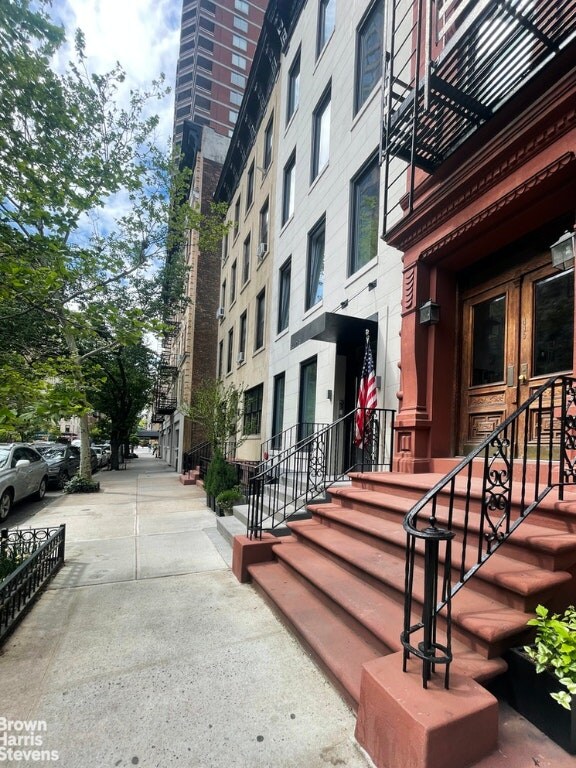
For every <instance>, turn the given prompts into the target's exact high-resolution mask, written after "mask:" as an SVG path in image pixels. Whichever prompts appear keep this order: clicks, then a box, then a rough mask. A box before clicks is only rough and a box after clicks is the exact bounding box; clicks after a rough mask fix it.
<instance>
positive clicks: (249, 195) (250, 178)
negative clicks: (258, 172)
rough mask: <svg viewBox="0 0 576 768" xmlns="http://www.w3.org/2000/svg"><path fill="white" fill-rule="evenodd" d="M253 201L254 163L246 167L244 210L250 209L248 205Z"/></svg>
mask: <svg viewBox="0 0 576 768" xmlns="http://www.w3.org/2000/svg"><path fill="white" fill-rule="evenodd" d="M253 202H254V163H252V165H251V166H250V168H249V169H248V175H247V177H246V210H247V211H248V210H249V209H250V206H251V205H252V203H253Z"/></svg>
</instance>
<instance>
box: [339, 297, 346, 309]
mask: <svg viewBox="0 0 576 768" xmlns="http://www.w3.org/2000/svg"><path fill="white" fill-rule="evenodd" d="M347 306H348V299H344V301H341V302H340V309H346V307H347Z"/></svg>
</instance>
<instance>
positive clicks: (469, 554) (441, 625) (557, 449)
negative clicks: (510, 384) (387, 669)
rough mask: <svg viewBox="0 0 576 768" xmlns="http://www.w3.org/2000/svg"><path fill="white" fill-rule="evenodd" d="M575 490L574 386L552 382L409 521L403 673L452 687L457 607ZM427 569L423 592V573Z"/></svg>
mask: <svg viewBox="0 0 576 768" xmlns="http://www.w3.org/2000/svg"><path fill="white" fill-rule="evenodd" d="M574 483H576V379H573V378H570V377H568V376H559V377H554V378H551V379H549V380H548V381H547V382H546V383H545V384H543V385H542V386H541V387H540V388H538V389H537V390H536V391H535V392H534V393H533V394H532V396H531V397H530V398H529V399H528V400H527V401H526V402H525V403H524V404H523V405H522V406H521V407H520V408H519V409H518V410H517V411H515V412H514V413H513V414H512V415H511V416H510V417H509V418H507V419H506V420H505V421H504V422H503V423H502V424H501V425H500V426H499V427H498V428H497V429H496V430H494V432H493V433H492V434H491V435H490V436H489V437H487V438H486V439H485V440H484V442H482V443H481V444H480V445H479V446H478V447H477V448H476V449H475V450H473V451H472V452H471V453H470V454H469V455H468V456H467V457H466V458H465V459H463V460H462V461H461V462H460V463H459V464H458V465H457V466H456V467H455V468H454V469H453V470H452V471H451V472H449V473H448V474H447V475H446V476H445V477H444V478H443V479H442V480H440V481H439V482H438V483H437V484H436V485H435V486H434V488H432V489H431V490H430V491H429V492H428V493H427V494H426V495H425V496H424V497H423V498H422V499H421V500H420V501H419V502H418V503H417V504H415V505H414V507H413V508H412V509H411V511H410V512H409V513H408V515H407V516H406V518H405V520H404V529H405V530H406V532H407V546H406V575H405V606H404V628H403V632H402V645H403V647H404V669H406V664H407V660H408V658H409V657H410V656H411V655H412V656H415V657H417V658H419V659H421V660H422V680H423V685H424V687H426V685H427V682H428V680H429V679H430V676H431V674H432V672H433V671H434V668H435V666H436V665H440V666H441V667H443V669H444V670H445V676H444V685H445V687H446V688H447V687H448V684H449V670H450V663H451V661H452V648H451V625H452V621H451V601H452V598H453V597H454V595H455V594H456V593H457V592H458V590H459V589H461V588H462V587H463V586H464V584H465V583H466V582H467V581H468V580H469V579H470V578H471V577H472V576H473V575H474V574H475V573H476V572H477V571H478V569H479V568H480V567H481V566H482V565H483V563H485V562H486V560H487V559H488V558H489V557H490V556H491V555H492V554H493V553H494V552H495V551H496V550H497V549H498V547H499V546H500V545H501V544H503V543H504V542H505V541H506V540H507V539H508V538H509V536H510V535H511V534H512V533H513V532H514V531H515V530H516V528H517V527H518V526H519V525H520V524H521V523H522V521H523V520H525V519H526V517H527V516H528V515H529V514H530V512H532V511H533V510H534V509H535V508H536V507H537V506H538V505H539V504H540V502H541V501H542V500H543V499H544V498H545V496H547V495H548V493H550V491H551V490H552V489H553V488H554V487H558V495H559V498H560V499H562V498H563V487H564V485H565V484H574ZM420 566H423V569H424V592H423V596H417V595H416V590H415V586H414V584H415V573H416V571H417V569H418V568H419V567H420Z"/></svg>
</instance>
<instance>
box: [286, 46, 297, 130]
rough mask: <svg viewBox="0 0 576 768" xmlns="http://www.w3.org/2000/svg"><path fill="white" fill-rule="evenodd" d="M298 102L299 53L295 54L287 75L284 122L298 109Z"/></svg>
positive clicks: (288, 120)
mask: <svg viewBox="0 0 576 768" xmlns="http://www.w3.org/2000/svg"><path fill="white" fill-rule="evenodd" d="M299 101H300V51H298V53H297V54H296V57H295V58H294V61H293V62H292V66H291V67H290V71H289V73H288V103H287V104H286V122H287V123H288V122H290V120H291V119H292V115H293V114H294V112H296V110H297V109H298V103H299Z"/></svg>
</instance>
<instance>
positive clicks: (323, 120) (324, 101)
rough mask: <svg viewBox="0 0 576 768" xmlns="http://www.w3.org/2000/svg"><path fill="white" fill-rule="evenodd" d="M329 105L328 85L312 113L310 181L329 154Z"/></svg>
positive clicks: (329, 93)
mask: <svg viewBox="0 0 576 768" xmlns="http://www.w3.org/2000/svg"><path fill="white" fill-rule="evenodd" d="M330 107H331V88H330V87H328V89H327V90H326V91H325V92H324V95H323V96H322V98H321V99H320V102H319V104H318V106H317V107H316V109H315V110H314V114H313V115H312V181H313V180H314V179H315V178H316V176H318V174H319V173H320V171H321V170H322V169H323V168H324V166H325V165H326V163H327V162H328V158H329V155H330Z"/></svg>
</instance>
